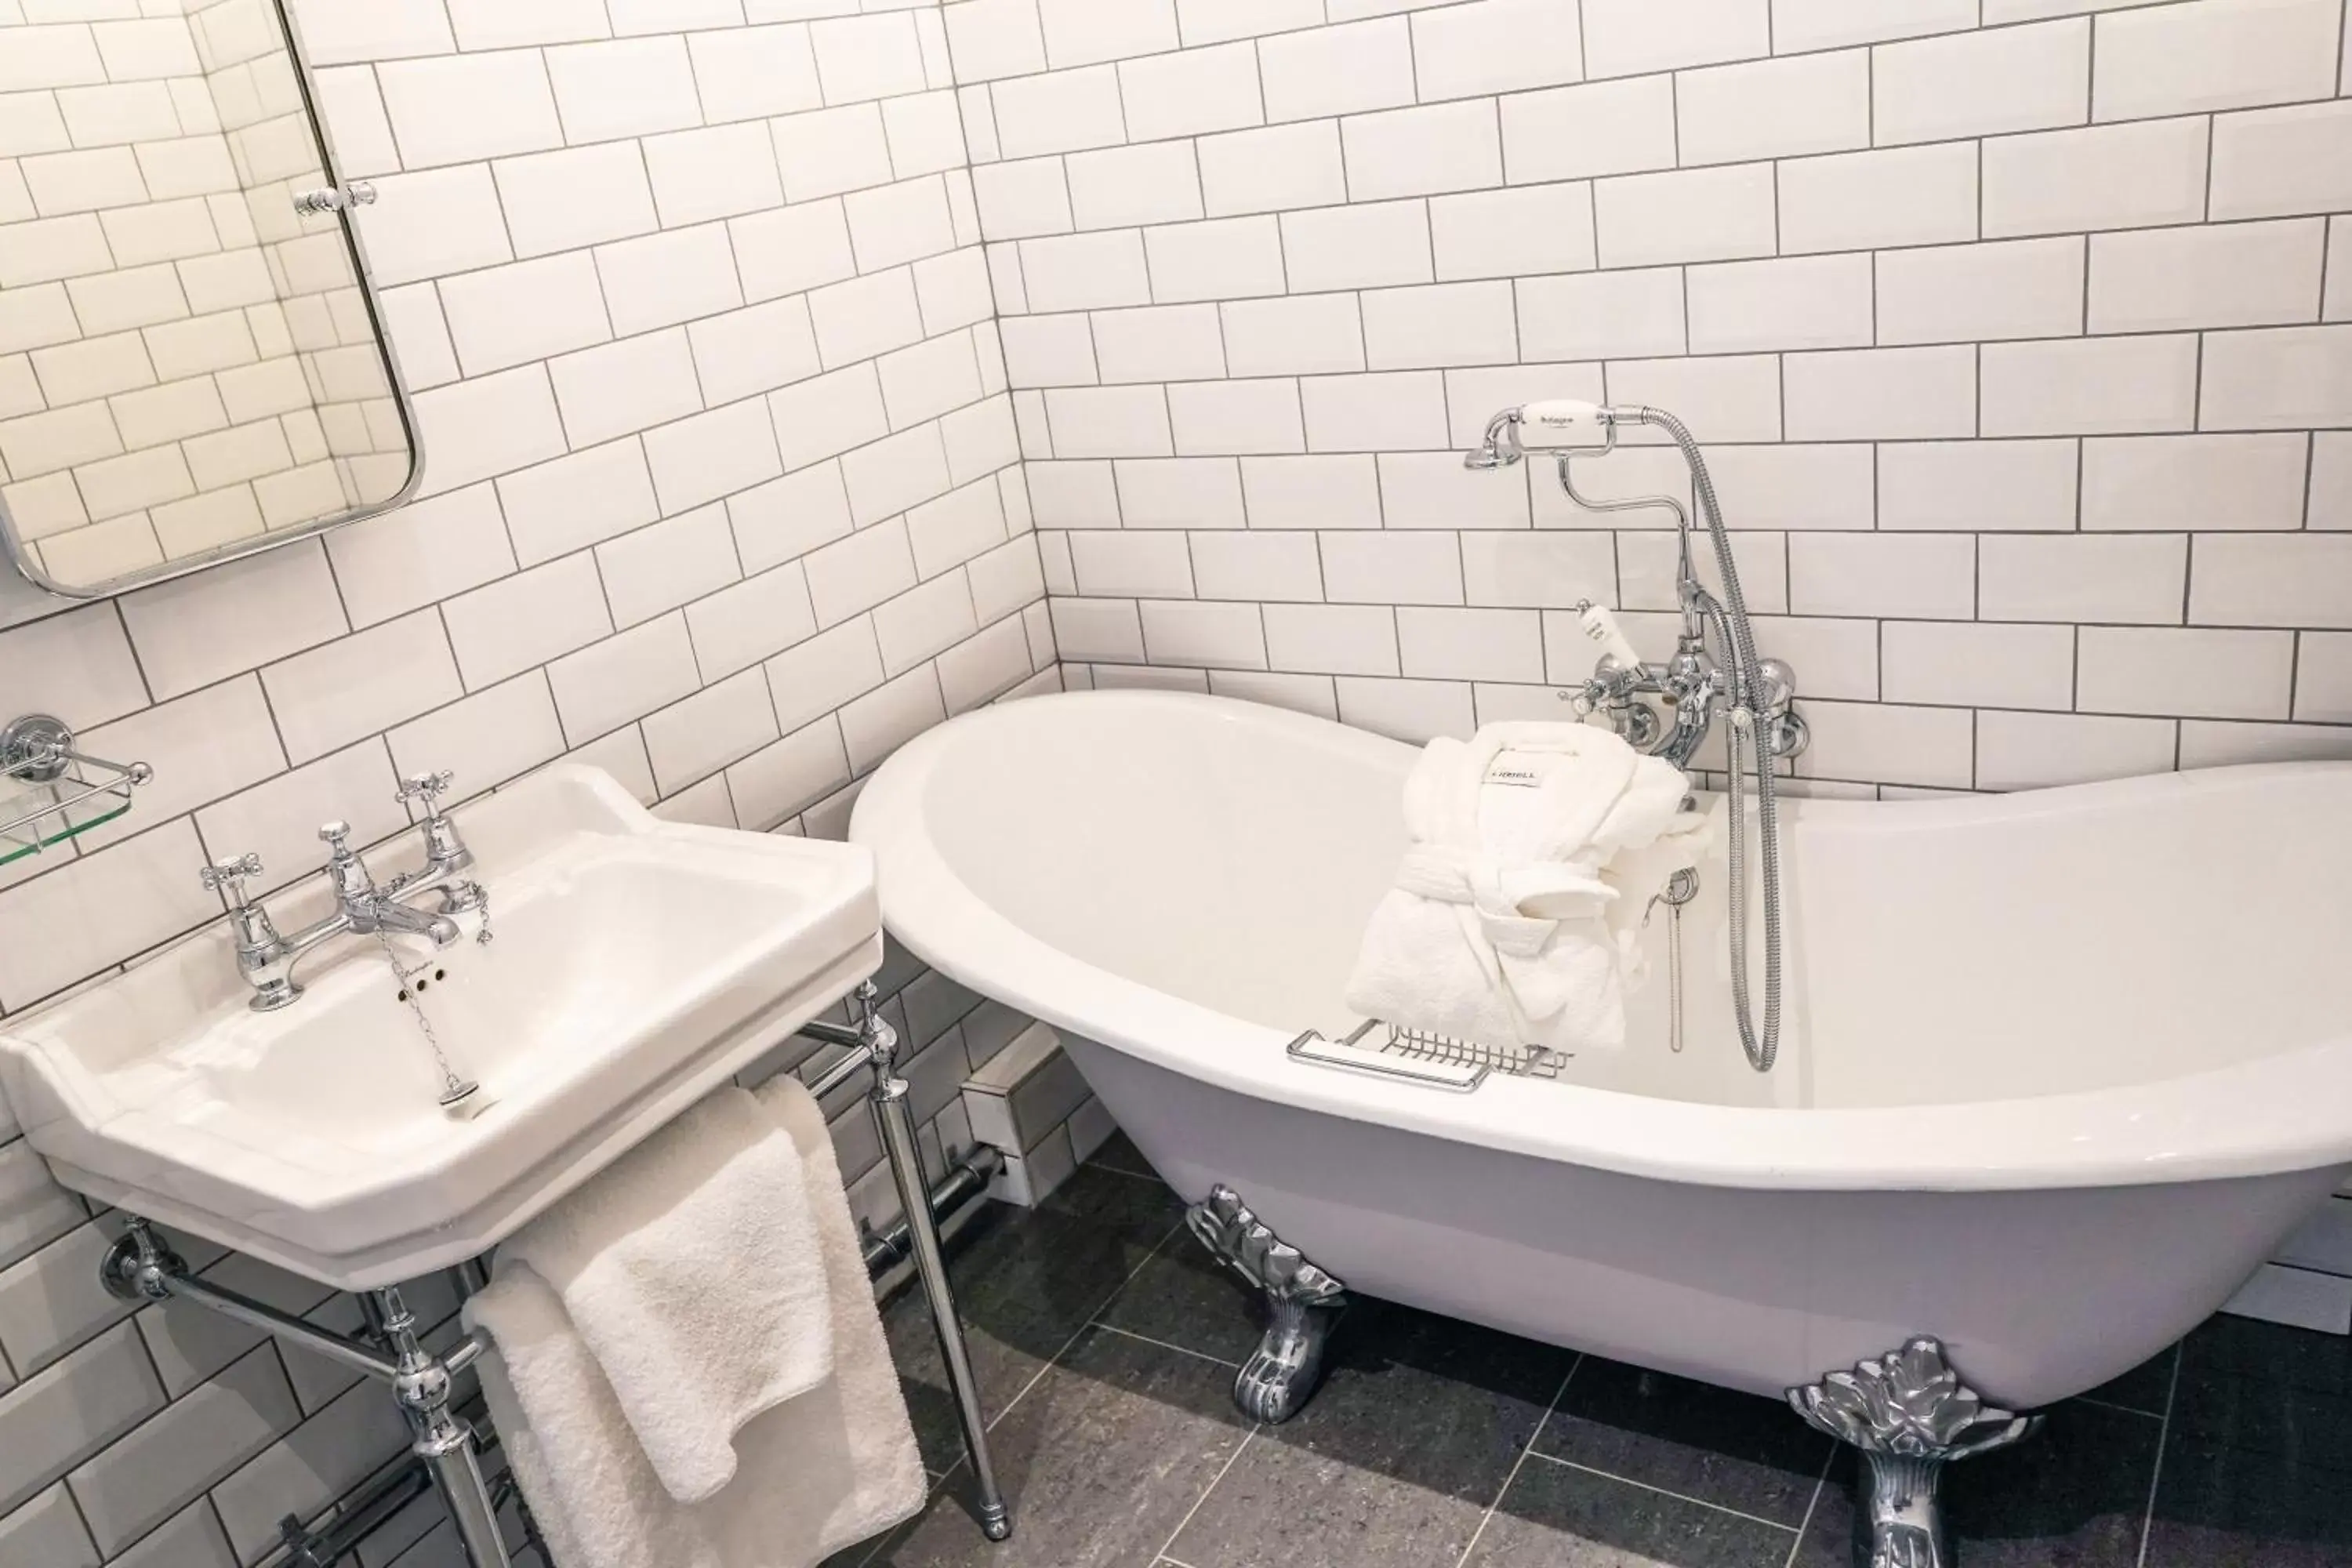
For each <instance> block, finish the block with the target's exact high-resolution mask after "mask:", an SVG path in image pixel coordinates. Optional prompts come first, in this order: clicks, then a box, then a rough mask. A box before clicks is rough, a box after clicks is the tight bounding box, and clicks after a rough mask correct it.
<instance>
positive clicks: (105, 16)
mask: <svg viewBox="0 0 2352 1568" xmlns="http://www.w3.org/2000/svg"><path fill="white" fill-rule="evenodd" d="M372 195H373V193H372V192H371V191H369V190H368V188H367V187H366V186H364V185H358V186H354V187H352V188H351V189H349V190H344V189H341V188H339V187H337V186H336V184H335V183H334V179H333V176H332V174H331V164H330V163H329V160H328V156H327V152H326V147H325V141H324V137H323V135H322V134H321V132H320V129H319V121H318V116H317V113H316V111H315V107H314V105H313V104H312V102H311V100H310V88H309V84H308V82H307V80H306V79H305V78H304V75H303V72H302V69H301V67H300V64H299V59H298V58H297V55H296V51H295V47H294V33H293V29H292V27H291V26H290V24H289V21H288V20H287V17H286V15H285V12H284V9H283V7H282V6H281V5H278V4H277V3H276V0H0V544H5V549H6V551H7V552H8V555H9V558H10V560H11V561H12V562H13V563H15V566H16V570H17V571H18V572H20V573H22V574H23V575H24V576H25V577H26V578H27V579H29V580H30V581H31V582H32V583H34V584H37V585H38V586H39V587H41V588H43V589H46V590H47V591H48V593H49V594H53V595H67V596H68V597H72V598H96V597H100V596H103V595H111V594H118V593H121V592H122V591H123V590H125V589H128V588H132V587H137V586H139V585H141V584H147V583H153V582H157V581H160V580H162V579H163V578H166V577H173V576H178V575H180V574H184V573H186V572H191V571H194V570H196V569H197V568H199V567H204V566H209V565H212V564H214V563H217V562H221V561H226V560H231V559H234V558H236V557H237V556H240V555H247V554H251V553H253V552H256V551H258V550H266V549H269V548H271V547H272V546H274V545H278V544H283V543H286V542H289V541H291V540H294V539H297V538H300V537H302V536H304V535H307V534H311V533H316V532H319V531H321V530H324V529H329V528H333V527H336V526H337V525H339V524H341V523H346V522H352V521H357V520H359V519H361V518H362V517H367V516H370V515H372V514H373V513H375V512H378V511H382V510H385V509H386V508H388V507H392V506H395V505H397V504H399V503H400V502H401V501H402V500H405V499H406V498H407V496H408V494H409V493H410V491H411V490H413V489H414V488H415V482H416V479H417V475H418V472H419V470H420V468H421V466H422V459H421V457H420V454H419V448H418V445H417V440H416V432H415V420H414V417H413V416H412V414H411V411H410V409H409V407H408V405H407V402H406V399H405V396H404V393H403V391H402V389H401V384H400V378H399V374H398V371H397V368H396V366H395V364H394V360H393V355H392V352H391V349H390V346H389V343H388V341H387V339H386V336H385V334H384V331H383V323H382V321H380V319H379V318H378V315H377V310H376V304H375V300H374V298H373V294H372V292H371V290H370V289H369V287H368V283H367V271H366V262H365V259H364V256H363V254H362V250H361V248H360V244H359V240H358V237H357V235H356V234H355V232H354V230H353V226H352V222H351V218H350V215H349V211H348V207H349V205H350V204H351V203H352V201H363V200H366V199H369V198H370V197H371V196H372ZM7 598H8V599H9V600H10V601H12V602H11V603H10V604H9V605H8V608H9V609H10V610H11V611H15V612H16V613H15V614H11V615H9V616H5V617H0V618H5V619H16V618H21V616H22V613H23V612H22V611H21V610H18V608H17V604H18V602H21V601H22V600H25V599H27V598H29V599H32V600H33V601H34V602H35V604H36V605H38V604H40V603H42V602H44V596H43V595H26V594H22V593H18V594H12V595H7ZM45 602H46V603H47V604H48V605H55V604H56V601H55V600H54V599H47V600H46V601H45Z"/></svg>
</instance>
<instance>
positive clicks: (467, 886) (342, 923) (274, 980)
mask: <svg viewBox="0 0 2352 1568" xmlns="http://www.w3.org/2000/svg"><path fill="white" fill-rule="evenodd" d="M450 782H451V775H450V774H449V773H417V774H414V775H412V776H410V777H408V778H406V779H404V780H403V781H402V782H401V786H400V793H399V794H398V795H396V796H395V797H394V798H395V799H397V800H399V801H400V802H402V803H403V804H405V803H406V802H408V801H412V800H418V801H422V802H423V803H424V805H425V824H424V826H425V864H424V865H423V866H420V867H418V868H416V869H415V870H413V871H404V872H402V873H401V874H400V875H398V876H396V877H394V879H392V880H391V881H389V882H386V883H383V885H381V886H379V885H378V884H377V882H376V879H375V877H374V874H373V872H371V871H370V870H369V869H368V865H367V862H366V861H365V860H363V859H362V858H360V855H359V853H358V851H356V850H354V849H353V848H352V847H351V843H350V838H351V832H352V829H351V825H350V824H349V823H345V822H330V823H328V824H326V825H325V826H321V827H320V829H319V837H320V840H321V841H322V842H324V843H325V844H326V845H327V846H328V847H329V851H330V853H329V856H328V859H327V868H326V869H327V876H328V878H329V879H330V880H331V881H332V882H333V883H334V888H335V906H336V907H335V910H334V912H333V913H332V914H331V915H328V916H327V917H326V918H325V919H324V920H321V921H318V922H317V923H316V924H314V925H310V926H305V927H304V928H302V929H301V930H300V931H296V932H294V933H293V934H292V935H291V936H285V935H280V934H279V932H278V927H277V924H276V922H274V921H272V920H271V919H270V918H269V911H268V909H267V908H265V907H264V906H263V905H262V903H261V902H260V900H257V899H248V898H247V896H246V891H245V884H246V880H247V879H248V878H252V877H257V876H259V875H260V874H261V857H260V856H258V855H255V854H246V855H241V856H239V857H237V858H236V859H233V860H224V861H221V862H220V863H219V864H217V865H213V866H207V867H205V868H204V870H203V872H202V873H201V874H200V879H201V880H202V881H203V883H204V885H205V888H206V889H213V890H218V889H227V897H228V901H229V911H228V919H229V924H230V927H231V928H232V929H233V930H234V931H236V967H237V973H240V974H242V975H243V976H244V977H245V983H246V984H247V985H249V986H251V987H252V988H253V1001H252V1004H251V1005H252V1007H253V1010H254V1011H255V1012H257V1013H270V1012H275V1011H277V1010H278V1008H280V1007H287V1006H291V1005H293V1004H294V1002H295V1001H296V1000H297V999H298V998H299V997H300V995H301V994H302V988H301V986H299V985H298V984H295V983H294V966H295V965H296V964H297V963H300V962H301V961H302V959H303V958H304V957H305V956H306V955H307V954H309V953H310V951H311V950H312V949H313V948H316V947H318V946H320V945H321V944H322V943H324V942H330V941H331V940H332V939H334V938H336V937H339V936H371V937H379V938H380V937H383V936H387V935H392V936H422V937H426V938H429V939H431V941H432V942H433V945H434V946H435V947H436V948H441V947H447V946H450V945H451V944H452V943H454V942H457V939H458V937H459V936H460V935H462V934H463V933H462V932H461V931H460V930H459V928H458V925H457V920H456V918H455V917H456V916H457V915H461V914H467V913H470V912H472V911H475V910H482V911H484V912H485V914H486V915H487V912H488V903H489V895H488V893H487V892H486V891H485V890H484V889H483V888H482V886H481V884H480V883H478V882H477V881H475V880H473V879H471V878H470V877H468V876H467V872H469V871H471V870H472V869H473V866H474V853H473V851H472V850H470V849H468V848H467V847H466V842H465V839H464V838H463V837H460V836H459V834H458V832H457V824H456V823H454V822H452V821H450V820H449V818H448V817H446V816H444V815H443V814H442V812H441V808H440V806H439V805H438V804H437V802H438V797H439V795H441V793H442V792H443V791H444V790H446V789H447V788H448V787H449V784H450ZM425 893H436V894H438V895H439V897H440V905H439V907H438V908H437V909H436V910H432V911H429V912H428V911H426V910H419V909H413V908H411V907H410V906H409V904H408V903H407V901H406V900H411V899H415V898H417V897H419V896H421V895H423V894H425ZM483 934H484V936H485V937H487V936H488V931H487V928H486V929H485V931H484V933H483Z"/></svg>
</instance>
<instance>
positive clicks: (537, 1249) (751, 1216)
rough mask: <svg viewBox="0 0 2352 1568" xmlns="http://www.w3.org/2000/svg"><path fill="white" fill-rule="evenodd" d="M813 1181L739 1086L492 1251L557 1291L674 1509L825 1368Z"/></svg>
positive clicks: (717, 1476) (717, 1479) (826, 1340)
mask: <svg viewBox="0 0 2352 1568" xmlns="http://www.w3.org/2000/svg"><path fill="white" fill-rule="evenodd" d="M808 1185H809V1184H808V1179H807V1173H806V1172H805V1171H804V1170H803V1165H802V1160H801V1156H800V1153H799V1152H798V1151H797V1150H795V1149H794V1148H793V1141H792V1139H791V1138H790V1137H789V1136H788V1135H787V1134H786V1133H785V1131H783V1129H782V1128H781V1127H779V1126H777V1125H776V1121H775V1119H774V1118H773V1117H772V1116H771V1115H769V1114H768V1113H767V1112H766V1111H765V1110H761V1107H760V1105H759V1103H758V1101H756V1100H753V1099H752V1098H751V1094H750V1093H749V1092H747V1091H746V1090H743V1089H736V1088H734V1087H732V1086H730V1087H728V1088H726V1089H719V1091H718V1092H717V1093H715V1094H712V1095H710V1096H709V1098H707V1099H705V1100H702V1101H701V1102H700V1103H699V1104H698V1105H696V1106H694V1107H693V1108H692V1109H690V1110H688V1111H687V1112H686V1113H685V1114H684V1115H682V1116H680V1117H678V1118H677V1120H676V1121H672V1122H671V1123H670V1124H669V1125H668V1126H667V1127H664V1128H663V1129H662V1130H661V1131H658V1132H656V1133H655V1134H654V1135H653V1136H652V1137H650V1138H648V1139H646V1141H645V1142H642V1143H640V1144H638V1145H637V1146H636V1147H635V1149H632V1150H630V1151H629V1152H627V1153H626V1154H625V1155H623V1156H622V1157H621V1158H620V1159H619V1160H617V1161H615V1162H614V1164H613V1165H612V1167H611V1168H610V1169H608V1170H606V1171H605V1172H604V1173H602V1174H601V1175H599V1176H598V1177H597V1179H596V1180H594V1181H593V1182H589V1183H587V1184H585V1185H583V1186H582V1187H581V1188H580V1189H579V1190H578V1191H576V1192H573V1193H572V1194H568V1195H567V1196H565V1197H564V1198H563V1199H562V1201H561V1202H559V1203H557V1204H556V1205H554V1206H553V1207H551V1208H550V1209H549V1210H548V1211H547V1212H546V1213H545V1214H542V1215H540V1216H539V1217H538V1218H536V1219H534V1220H532V1221H531V1222H530V1224H529V1225H526V1226H523V1227H522V1228H521V1229H520V1230H519V1231H517V1232H516V1233H515V1234H514V1235H513V1236H512V1237H509V1239H508V1240H507V1242H506V1243H505V1245H504V1246H502V1247H499V1252H498V1262H499V1265H500V1266H506V1265H511V1264H520V1265H522V1266H524V1267H526V1268H530V1271H531V1273H532V1274H533V1275H535V1276H536V1277H538V1278H539V1279H542V1280H544V1281H546V1282H547V1284H548V1285H549V1286H551V1287H552V1288H553V1289H554V1291H555V1293H556V1295H557V1296H559V1297H561V1298H562V1301H563V1310H564V1312H565V1314H566V1315H567V1316H568V1317H569V1318H570V1319H571V1321H572V1330H573V1331H575V1332H576V1333H578V1334H579V1336H580V1339H581V1342H582V1343H583V1344H584V1345H586V1347H587V1348H588V1352H589V1353H590V1354H592V1355H593V1356H594V1357H595V1358H596V1363H597V1365H598V1366H599V1367H601V1368H602V1369H603V1370H604V1378H605V1381H606V1382H607V1383H608V1384H611V1386H612V1390H613V1396H614V1399H615V1400H616V1401H618V1403H619V1405H620V1407H621V1411H622V1413H623V1414H624V1415H626V1416H627V1417H628V1421H629V1426H630V1429H631V1430H632V1431H633V1432H635V1435H636V1439H637V1443H638V1445H639V1447H642V1448H643V1449H644V1450H645V1454H646V1459H647V1460H648V1461H650V1462H651V1463H652V1465H653V1468H654V1474H655V1475H656V1476H658V1477H660V1478H661V1482H662V1485H663V1486H665V1487H667V1489H669V1493H670V1495H671V1496H672V1497H674V1498H676V1499H677V1500H679V1501H680V1502H699V1501H701V1500H703V1499H705V1498H708V1497H709V1496H711V1495H712V1494H714V1493H715V1492H717V1491H718V1490H719V1488H721V1487H723V1486H725V1485H726V1484H727V1483H728V1481H729V1480H730V1479H731V1478H732V1477H733V1476H734V1474H735V1467H736V1451H735V1435H736V1433H737V1432H739V1431H740V1430H741V1429H742V1427H743V1426H745V1424H747V1423H748V1422H750V1421H751V1420H752V1419H753V1418H754V1417H756V1416H758V1415H760V1414H761V1413H762V1412H763V1411H767V1410H772V1409H773V1408H774V1407H775V1406H777V1405H781V1404H782V1403H783V1402H784V1401H785V1400H787V1399H790V1398H792V1397H793V1396H794V1395H795V1394H805V1393H806V1392H807V1391H808V1390H810V1389H812V1388H814V1387H815V1386H816V1385H817V1384H820V1383H823V1382H824V1380H825V1379H826V1378H827V1377H829V1376H831V1375H832V1373H833V1328H832V1323H831V1321H830V1318H829V1317H828V1315H827V1313H826V1311H825V1277H824V1260H823V1259H822V1258H820V1257H819V1256H818V1255H817V1236H816V1220H815V1216H814V1214H813V1213H812V1212H811V1209H810V1199H809V1191H808Z"/></svg>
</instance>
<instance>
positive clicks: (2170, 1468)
mask: <svg viewBox="0 0 2352 1568" xmlns="http://www.w3.org/2000/svg"><path fill="white" fill-rule="evenodd" d="M2347 1565H2352V1486H2347V1484H2346V1482H2345V1479H2344V1477H2343V1476H2341V1475H2339V1474H2336V1473H2334V1472H2331V1471H2321V1472H2316V1473H2315V1472H2313V1471H2310V1470H2305V1469H2299V1468H2294V1467H2293V1466H2288V1465H2283V1464H2281V1463H2280V1462H2279V1461H2278V1460H2277V1459H2276V1458H2273V1457H2272V1456H2270V1455H2266V1454H2250V1453H2246V1452H2244V1451H2243V1450H2241V1449H2234V1448H2224V1447H2217V1446H2215V1445H2213V1444H2210V1443H2204V1442H2200V1441H2196V1440H2194V1439H2184V1438H2183V1437H2182V1436H2181V1435H2180V1434H2179V1433H2175V1434H2174V1435H2173V1436H2172V1438H2171V1440H2170V1441H2169V1442H2168V1444H2167V1445H2166V1447H2165V1454H2164V1474H2163V1476H2162V1478H2161V1479H2159V1480H2158V1483H2157V1489H2156V1511H2155V1515H2154V1517H2153V1518H2152V1519H2151V1520H2150V1521H2149V1523H2148V1532H2147V1559H2146V1568H2347Z"/></svg>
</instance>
